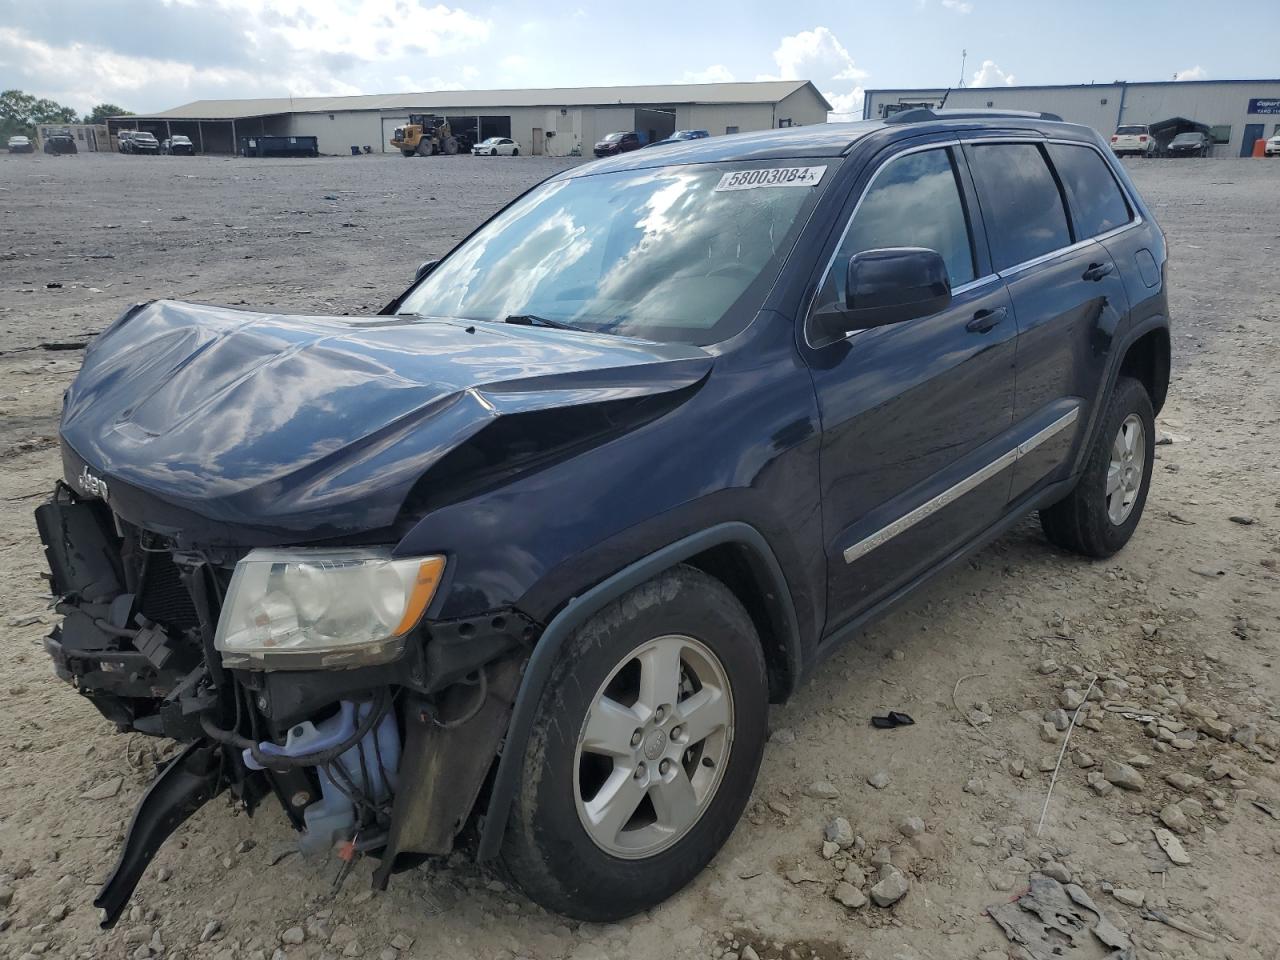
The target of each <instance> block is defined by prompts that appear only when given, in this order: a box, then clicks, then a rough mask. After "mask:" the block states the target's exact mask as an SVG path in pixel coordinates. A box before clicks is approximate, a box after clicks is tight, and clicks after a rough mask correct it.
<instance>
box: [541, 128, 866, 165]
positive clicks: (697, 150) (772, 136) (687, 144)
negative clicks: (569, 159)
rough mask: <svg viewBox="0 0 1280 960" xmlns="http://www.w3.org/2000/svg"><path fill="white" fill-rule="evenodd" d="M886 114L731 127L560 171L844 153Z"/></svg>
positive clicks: (827, 155) (776, 158)
mask: <svg viewBox="0 0 1280 960" xmlns="http://www.w3.org/2000/svg"><path fill="white" fill-rule="evenodd" d="M885 127H886V124H885V123H884V121H883V120H854V121H850V122H847V123H811V124H806V125H804V126H799V127H780V128H778V129H774V130H755V131H752V132H750V133H731V134H727V135H725V136H722V137H703V138H701V139H698V140H681V141H679V142H678V143H671V144H664V145H662V146H653V147H645V148H644V149H641V150H632V151H631V152H630V153H623V154H619V155H617V156H613V157H606V158H605V159H603V160H596V161H595V162H593V163H584V164H582V165H581V166H578V167H574V168H572V169H571V170H567V171H565V172H564V173H562V174H560V176H561V177H563V178H565V179H570V178H572V177H577V176H591V175H592V174H596V173H607V172H610V171H618V170H641V169H645V168H647V167H664V166H670V165H673V164H680V163H719V162H722V161H732V160H782V159H786V158H789V157H839V156H842V155H843V154H844V153H846V152H847V151H848V149H849V147H850V146H852V145H853V144H854V143H855V142H856V141H857V140H859V139H861V138H862V137H865V136H866V135H867V134H869V133H871V132H872V131H874V130H883V129H885Z"/></svg>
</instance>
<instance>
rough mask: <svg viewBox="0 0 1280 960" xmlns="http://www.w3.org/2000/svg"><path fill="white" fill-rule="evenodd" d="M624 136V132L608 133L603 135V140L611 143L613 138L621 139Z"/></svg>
mask: <svg viewBox="0 0 1280 960" xmlns="http://www.w3.org/2000/svg"><path fill="white" fill-rule="evenodd" d="M625 136H626V134H625V133H610V134H607V135H606V136H605V138H604V142H605V143H613V142H614V141H615V140H621V139H622V138H623V137H625Z"/></svg>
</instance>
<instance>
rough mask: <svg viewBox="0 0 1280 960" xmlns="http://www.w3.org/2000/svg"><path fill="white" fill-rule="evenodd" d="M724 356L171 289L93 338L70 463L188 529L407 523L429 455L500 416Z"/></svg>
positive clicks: (228, 534)
mask: <svg viewBox="0 0 1280 960" xmlns="http://www.w3.org/2000/svg"><path fill="white" fill-rule="evenodd" d="M711 364H712V358H711V357H710V356H709V355H708V354H707V353H705V352H704V351H702V350H699V349H698V348H697V347H691V346H686V345H681V344H658V343H651V342H647V341H639V340H631V339H625V338H620V337H612V336H606V335H600V334H589V333H578V332H576V331H567V330H554V329H546V328H535V327H525V326H516V325H511V324H497V323H484V322H481V323H469V322H466V321H458V320H444V319H424V318H418V317H370V318H350V317H288V316H279V315H274V314H267V313H257V312H251V311H245V310H232V309H228V308H224V307H213V306H203V305H196V304H188V303H178V302H173V301H156V302H153V303H149V304H146V305H143V306H140V307H138V308H134V309H133V310H131V311H128V312H126V313H125V314H124V315H123V316H122V317H121V319H120V320H118V321H117V322H116V323H115V324H114V325H113V326H112V327H111V328H109V329H108V330H107V331H106V332H105V333H103V334H102V335H101V336H99V337H98V338H97V340H96V341H95V342H94V343H93V345H92V346H91V348H90V349H89V351H88V352H87V353H86V355H85V362H84V366H83V367H82V369H81V371H80V374H79V376H77V378H76V380H75V383H74V384H72V386H71V388H70V390H69V391H68V392H67V396H66V404H65V407H64V410H63V416H62V438H63V456H64V469H65V472H66V476H67V481H68V482H69V483H70V484H71V485H72V486H73V487H76V488H78V489H80V490H81V491H82V492H89V493H92V492H95V491H94V489H93V487H94V484H95V481H102V482H104V483H105V484H106V487H107V491H108V493H107V496H108V500H109V502H110V503H111V505H112V507H113V508H114V509H115V510H116V511H117V512H118V513H120V514H121V516H123V517H125V519H127V520H130V521H131V522H134V523H139V524H141V525H143V526H147V527H150V528H151V529H161V530H166V531H167V532H171V533H174V534H180V533H182V532H184V526H185V525H186V524H187V523H188V521H187V520H185V519H184V518H185V517H189V516H190V515H195V516H198V517H202V518H206V519H207V520H210V521H213V522H214V524H215V525H225V526H226V527H238V528H244V527H249V528H254V529H256V531H257V533H256V534H255V535H253V536H250V537H249V538H248V539H249V540H252V541H258V542H273V541H281V542H283V541H288V540H293V541H298V540H311V539H321V538H328V537H334V536H341V535H346V534H352V533H357V532H361V531H366V530H374V529H380V528H384V527H387V526H389V525H390V524H391V523H392V522H393V521H394V519H395V516H396V513H397V511H398V510H399V508H400V505H401V503H402V502H403V500H404V496H405V494H406V493H407V492H408V490H409V488H410V487H411V486H412V485H413V483H414V482H415V481H416V480H417V479H418V478H419V477H421V476H422V474H423V472H424V471H425V470H426V469H427V468H428V467H430V466H431V464H432V463H434V462H435V461H437V460H438V459H439V458H440V457H441V456H443V455H444V454H445V453H447V452H448V451H449V450H450V449H452V448H453V447H455V446H457V445H458V444H459V443H461V442H462V441H464V440H465V439H467V438H468V437H470V436H471V435H472V434H474V433H475V432H476V431H478V430H480V429H481V428H482V427H484V426H485V425H486V424H488V423H490V422H492V420H493V419H494V418H496V417H500V416H503V415H506V414H512V413H524V412H529V411H534V410H544V409H547V408H550V407H559V406H571V405H574V404H582V403H595V402H599V401H604V400H615V399H622V398H625V397H635V396H644V395H650V394H655V393H662V392H666V391H670V390H677V389H680V388H682V387H687V386H690V385H692V384H694V383H696V382H698V381H699V380H700V379H701V378H702V377H704V376H705V375H706V373H707V371H708V370H709V369H710V367H711ZM86 471H87V472H86ZM86 487H88V488H89V489H87V490H86V489H85V488H86ZM212 529H217V527H216V526H215V527H214V528H212ZM207 537H208V531H206V533H205V535H204V536H202V537H201V538H200V539H201V540H203V541H204V542H209V540H208V539H207ZM180 539H188V540H194V539H195V537H193V536H187V537H181V538H180ZM213 539H214V540H215V541H217V542H221V543H229V544H231V543H238V544H246V537H245V534H244V531H243V530H232V529H225V530H222V531H221V532H220V533H219V534H216V535H214V536H213Z"/></svg>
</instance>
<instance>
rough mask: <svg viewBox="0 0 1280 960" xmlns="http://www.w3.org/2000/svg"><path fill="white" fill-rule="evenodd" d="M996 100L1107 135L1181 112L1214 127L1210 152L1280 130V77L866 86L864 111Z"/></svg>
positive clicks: (1230, 151) (1229, 152)
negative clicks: (945, 86) (892, 87)
mask: <svg viewBox="0 0 1280 960" xmlns="http://www.w3.org/2000/svg"><path fill="white" fill-rule="evenodd" d="M944 100H945V105H946V106H947V107H948V108H952V107H955V108H965V107H969V108H973V107H993V108H996V109H1005V110H1033V111H1042V112H1046V113H1056V114H1058V115H1059V116H1060V117H1062V118H1063V119H1064V120H1069V121H1071V122H1072V123H1083V124H1087V125H1089V126H1091V127H1093V128H1094V129H1095V130H1097V131H1098V132H1099V133H1101V134H1103V135H1104V136H1108V137H1109V136H1110V135H1111V134H1112V133H1114V132H1115V130H1116V127H1118V126H1120V125H1121V124H1148V125H1150V124H1157V123H1161V122H1163V121H1166V120H1172V119H1181V120H1185V121H1187V122H1188V123H1190V124H1193V125H1197V126H1199V125H1203V126H1206V127H1208V128H1209V134H1210V136H1211V138H1212V139H1213V142H1214V144H1215V146H1214V149H1213V155H1214V156H1219V157H1247V156H1251V155H1252V153H1253V145H1254V143H1255V142H1256V141H1257V140H1260V139H1265V138H1267V137H1270V136H1273V135H1275V134H1276V133H1277V132H1280V80H1186V81H1177V82H1162V83H1125V82H1123V81H1117V82H1115V83H1090V84H1073V85H1069V86H1043V87H959V88H955V89H952V90H946V89H932V90H920V89H916V90H868V91H867V94H866V99H865V100H864V101H863V107H862V115H863V117H866V118H883V117H887V116H890V115H891V114H894V113H897V112H898V111H900V110H906V109H909V108H911V107H919V106H929V107H937V106H939V105H942V104H943V102H944Z"/></svg>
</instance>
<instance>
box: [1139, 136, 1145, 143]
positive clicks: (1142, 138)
mask: <svg viewBox="0 0 1280 960" xmlns="http://www.w3.org/2000/svg"><path fill="white" fill-rule="evenodd" d="M1138 142H1139V143H1146V142H1147V138H1146V137H1139V138H1138Z"/></svg>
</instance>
